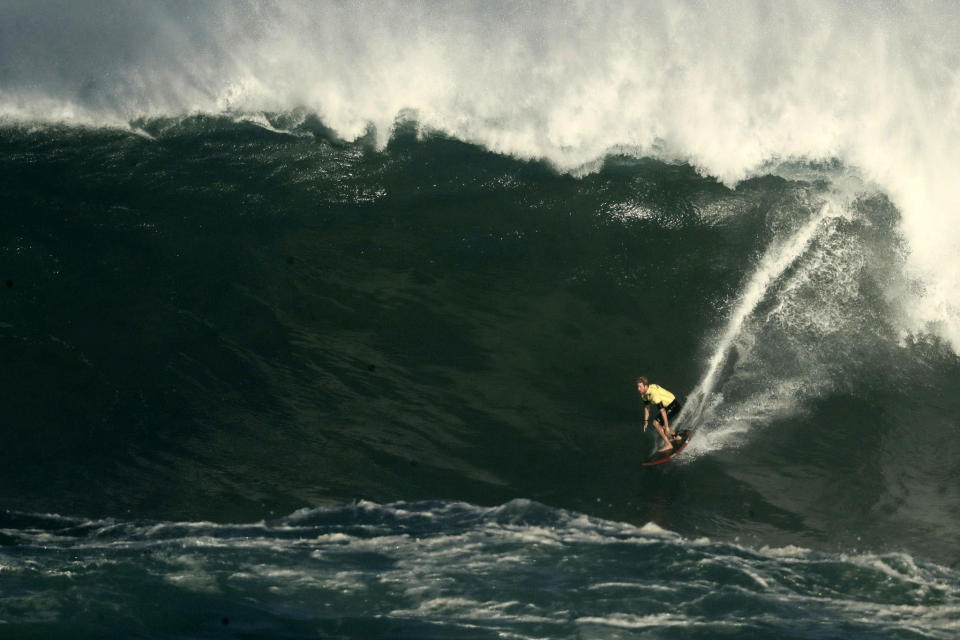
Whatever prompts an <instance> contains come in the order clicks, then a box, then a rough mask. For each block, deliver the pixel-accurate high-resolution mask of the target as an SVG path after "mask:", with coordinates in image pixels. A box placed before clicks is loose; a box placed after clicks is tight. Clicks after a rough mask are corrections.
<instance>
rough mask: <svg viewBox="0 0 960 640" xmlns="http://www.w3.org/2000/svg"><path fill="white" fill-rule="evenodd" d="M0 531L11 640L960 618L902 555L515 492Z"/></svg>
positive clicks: (893, 632) (847, 631)
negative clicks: (713, 531) (250, 517)
mask: <svg viewBox="0 0 960 640" xmlns="http://www.w3.org/2000/svg"><path fill="white" fill-rule="evenodd" d="M0 526H2V527H3V531H5V532H6V531H8V529H7V528H8V527H11V526H13V527H15V528H16V533H15V534H14V537H15V538H16V543H17V547H16V549H15V550H14V552H12V553H9V554H4V556H3V557H2V558H3V576H4V578H3V580H4V589H3V591H2V593H0V611H2V612H3V613H2V615H3V623H4V624H3V626H2V627H0V628H3V629H5V630H7V631H9V632H12V633H14V634H16V635H17V637H22V638H26V637H51V635H53V636H59V635H69V636H70V637H74V638H87V637H90V638H96V637H103V636H104V635H120V634H124V635H126V634H129V635H134V636H141V635H143V636H150V637H184V636H189V637H192V638H207V637H210V638H214V637H225V636H228V637H252V636H256V637H282V638H316V637H317V636H318V635H320V636H321V637H337V638H397V637H403V638H407V637H416V638H424V637H428V638H502V637H510V638H584V637H587V638H642V637H649V635H650V634H651V633H654V634H656V635H657V637H665V638H716V637H718V636H723V637H735V638H739V637H743V638H821V637H843V638H852V639H857V638H864V639H866V638H916V637H923V638H952V637H954V634H955V632H956V625H957V622H958V617H960V589H958V585H960V576H958V575H957V573H956V572H955V571H953V570H949V569H944V568H942V567H937V566H935V565H928V564H925V563H917V562H915V561H914V560H913V559H911V558H910V557H909V556H906V555H902V554H889V555H871V554H850V555H829V554H823V553H816V552H812V551H809V550H805V549H800V548H796V547H790V548H769V547H764V548H762V549H760V550H751V549H746V548H744V547H740V546H737V545H733V544H724V543H718V542H713V541H710V540H707V539H702V538H701V539H698V540H685V539H683V538H681V537H680V536H677V535H676V534H672V533H670V532H667V531H664V530H663V529H659V528H657V527H655V526H653V525H648V526H646V527H643V528H637V527H633V526H630V525H625V524H618V523H613V522H608V521H604V520H597V519H594V518H587V517H585V516H578V515H576V514H572V513H569V512H565V511H561V510H556V509H551V508H549V507H545V506H543V505H540V504H537V503H534V502H530V501H523V500H516V501H512V502H510V503H507V504H505V505H502V506H500V507H495V508H479V507H474V506H471V505H467V504H464V503H457V502H448V503H436V502H433V503H398V504H392V505H382V506H381V505H376V504H373V503H365V502H361V503H357V504H354V505H350V506H345V507H341V508H337V509H313V510H308V509H304V510H301V511H298V512H297V513H294V514H292V515H290V516H287V517H285V518H280V519H277V520H271V521H269V522H260V523H257V524H250V525H216V524H213V523H207V522H191V523H176V522H130V521H117V520H97V521H91V520H79V519H70V518H63V517H56V516H30V515H26V514H11V513H8V514H6V515H5V516H3V517H0ZM5 535H6V534H5ZM7 537H8V538H9V537H10V536H7ZM67 558H69V561H66V559H67ZM64 582H67V583H69V585H70V588H69V589H64V588H63V584H64ZM107 621H109V622H107Z"/></svg>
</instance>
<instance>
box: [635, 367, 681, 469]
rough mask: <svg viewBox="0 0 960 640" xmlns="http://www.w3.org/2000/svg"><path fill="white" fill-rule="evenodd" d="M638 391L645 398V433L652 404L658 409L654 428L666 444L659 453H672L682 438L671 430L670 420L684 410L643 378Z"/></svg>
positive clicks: (657, 387) (667, 392)
mask: <svg viewBox="0 0 960 640" xmlns="http://www.w3.org/2000/svg"><path fill="white" fill-rule="evenodd" d="M637 391H639V392H640V397H642V398H643V430H644V432H646V430H647V423H648V422H649V421H650V405H651V404H652V405H653V406H654V407H655V409H656V413H655V414H654V416H653V426H654V428H655V429H656V430H657V433H659V434H660V437H661V438H663V442H664V446H662V447H661V448H659V449H657V453H667V452H669V451H672V450H673V449H674V447H675V446H678V445H679V444H680V443H681V442H682V438H681V437H680V436H679V435H677V434H676V433H674V432H673V429H671V428H670V419H671V418H675V417H676V416H677V414H679V413H680V409H682V408H683V407H681V406H680V401H679V400H677V397H676V396H675V395H673V394H672V393H670V392H669V391H667V390H666V389H664V388H663V387H661V386H660V385H656V384H650V382H649V381H648V380H647V379H646V378H644V377H643V376H640V377H639V378H637Z"/></svg>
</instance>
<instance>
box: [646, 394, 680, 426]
mask: <svg viewBox="0 0 960 640" xmlns="http://www.w3.org/2000/svg"><path fill="white" fill-rule="evenodd" d="M664 408H665V409H666V410H667V420H669V421H670V422H673V418H674V417H675V416H676V415H677V414H679V413H680V410H681V409H683V405H681V404H680V400H679V399H677V398H674V400H673V402H671V403H670V404H668V405H667V406H666V407H664ZM655 409H656V414H655V415H654V416H653V421H654V422H660V423H662V422H663V416H661V415H660V405H657V406H656V407H655Z"/></svg>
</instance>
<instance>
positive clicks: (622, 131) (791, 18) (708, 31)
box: [0, 0, 960, 352]
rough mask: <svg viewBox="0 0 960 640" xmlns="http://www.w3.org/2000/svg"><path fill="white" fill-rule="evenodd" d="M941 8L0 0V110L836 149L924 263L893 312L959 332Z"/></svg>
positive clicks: (584, 149) (952, 67)
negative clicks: (890, 204) (302, 119)
mask: <svg viewBox="0 0 960 640" xmlns="http://www.w3.org/2000/svg"><path fill="white" fill-rule="evenodd" d="M958 12H960V7H958V6H957V5H956V4H955V3H951V2H925V3H921V4H906V5H904V4H889V3H884V4H879V5H877V4H869V5H859V4H849V3H832V2H826V1H824V2H806V3H803V4H802V5H797V4H794V3H789V2H785V3H774V4H771V3H769V2H761V1H756V2H738V3H735V4H728V3H701V2H696V1H693V2H679V1H677V2H674V1H669V0H661V1H659V2H657V1H654V2H643V3H635V2H626V1H625V2H608V3H602V4H600V5H594V4H589V5H588V4H582V3H547V4H515V3H498V2H484V3H466V4H465V3H446V4H435V3H424V4H411V3H383V2H356V3H348V4H333V3H306V2H285V3H275V4H270V3H265V4H256V5H247V4H245V3H236V2H232V1H227V0H222V1H220V2H217V1H214V0H211V1H210V2H207V3H204V4H203V5H202V6H200V7H194V8H192V9H191V11H189V12H184V11H180V10H179V9H178V7H177V6H176V5H168V4H139V3H137V4H124V3H121V4H119V5H116V6H114V7H112V8H111V11H110V19H109V20H102V19H99V14H98V13H97V12H90V11H89V10H88V8H87V7H86V6H85V5H83V4H77V5H65V6H64V5H49V6H45V5H43V4H41V5H37V4H36V3H32V2H25V1H23V2H18V1H12V2H6V3H3V6H2V7H0V24H4V25H5V27H6V28H5V29H4V32H3V36H4V37H3V39H0V59H3V60H4V61H5V63H6V64H5V65H3V67H2V68H0V118H3V119H6V120H8V121H9V120H10V119H15V120H37V119H38V120H43V121H51V120H53V121H67V122H73V123H81V124H97V125H105V124H106V125H111V126H124V127H126V126H129V125H128V123H129V122H130V121H131V120H134V119H136V118H140V117H143V116H147V117H149V116H156V115H164V116H176V115H180V114H190V113H196V112H207V113H211V112H212V113H223V112H230V113H248V114H262V113H263V112H290V111H293V110H296V109H301V108H302V109H306V110H308V111H310V112H314V113H317V114H319V115H320V116H321V118H322V119H323V121H324V122H325V123H326V124H327V125H328V126H330V127H332V128H333V129H334V130H335V131H336V132H337V133H338V134H339V135H341V136H342V137H344V138H347V139H354V138H356V137H358V136H361V135H365V134H366V133H367V131H368V128H369V126H370V125H371V124H372V125H374V126H375V128H376V136H377V139H378V140H379V142H380V144H383V143H384V142H385V141H386V140H387V138H388V136H389V134H390V130H391V128H392V126H393V123H394V121H395V119H396V118H397V117H398V115H400V114H406V115H409V116H413V117H416V118H417V120H418V121H419V122H420V124H421V126H423V127H424V128H428V129H436V130H440V131H444V132H446V133H449V134H451V135H454V136H457V137H459V138H462V139H464V140H468V141H473V142H477V143H480V144H483V145H485V146H486V147H488V148H490V149H492V150H495V151H500V152H504V153H510V154H513V155H516V156H519V157H526V158H532V157H545V158H548V159H550V160H551V161H552V162H554V163H555V164H556V165H558V166H560V167H562V168H565V169H569V170H575V169H576V168H578V167H582V166H595V165H593V164H592V163H594V162H595V160H596V159H597V158H598V157H601V156H602V155H604V154H605V153H606V152H608V151H611V150H615V151H618V152H621V151H624V150H628V151H630V152H635V153H641V154H649V155H655V156H659V157H661V158H664V159H668V160H669V159H683V160H689V161H690V162H692V163H694V164H695V165H696V166H697V167H699V168H700V169H701V170H702V171H704V172H706V173H709V174H712V175H715V176H718V177H719V178H720V179H722V180H723V181H725V182H726V183H728V184H733V183H734V182H736V181H738V180H740V179H742V178H744V177H746V176H749V175H751V174H753V173H755V172H756V171H758V170H760V169H761V168H763V167H767V166H769V163H770V162H773V161H776V160H778V159H786V158H798V159H805V158H806V159H829V158H840V159H842V160H843V161H844V162H845V163H846V164H848V165H850V166H855V167H858V168H859V169H860V170H861V172H862V174H863V176H864V178H865V179H868V180H872V181H875V182H876V183H878V184H879V185H881V186H882V188H883V189H884V191H885V192H886V193H888V194H890V196H891V197H892V199H893V201H894V202H895V203H896V204H897V206H898V207H899V208H900V210H901V211H902V213H903V221H902V230H903V232H904V234H905V236H906V238H907V240H908V241H909V244H910V247H911V249H912V251H911V253H910V257H909V260H908V265H907V269H908V272H909V275H910V277H913V278H916V279H918V280H919V281H920V282H921V283H922V287H920V288H918V290H917V291H916V292H909V293H907V292H905V293H904V296H905V299H904V300H902V302H903V307H902V309H903V313H902V318H901V321H902V322H903V325H904V329H905V330H906V331H933V332H936V333H937V334H939V335H942V336H943V337H945V338H946V339H948V340H949V341H950V343H951V344H952V345H953V347H954V349H955V350H957V351H958V352H960V259H958V257H957V256H958V255H960V230H958V229H960V228H958V225H957V224H956V220H957V218H958V214H960V180H958V171H960V169H958V168H960V117H957V114H958V109H960V39H957V38H956V34H955V25H956V24H957V23H958V17H960V16H958ZM253 118H254V119H258V118H257V116H253ZM261 124H262V122H261ZM271 126H272V125H271ZM638 213H640V214H641V215H642V212H638Z"/></svg>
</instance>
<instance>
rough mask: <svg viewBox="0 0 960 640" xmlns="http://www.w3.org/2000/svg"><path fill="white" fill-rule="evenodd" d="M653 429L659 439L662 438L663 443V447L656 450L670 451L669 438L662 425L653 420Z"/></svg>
mask: <svg viewBox="0 0 960 640" xmlns="http://www.w3.org/2000/svg"><path fill="white" fill-rule="evenodd" d="M653 428H654V429H656V430H657V433H659V434H660V437H661V438H663V441H664V443H665V444H664V446H662V447H660V448H659V449H657V451H658V452H659V451H670V450H671V449H673V443H672V442H671V441H670V436H668V435H667V430H666V429H665V428H664V426H663V424H662V423H661V422H660V421H659V420H657V419H654V421H653Z"/></svg>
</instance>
